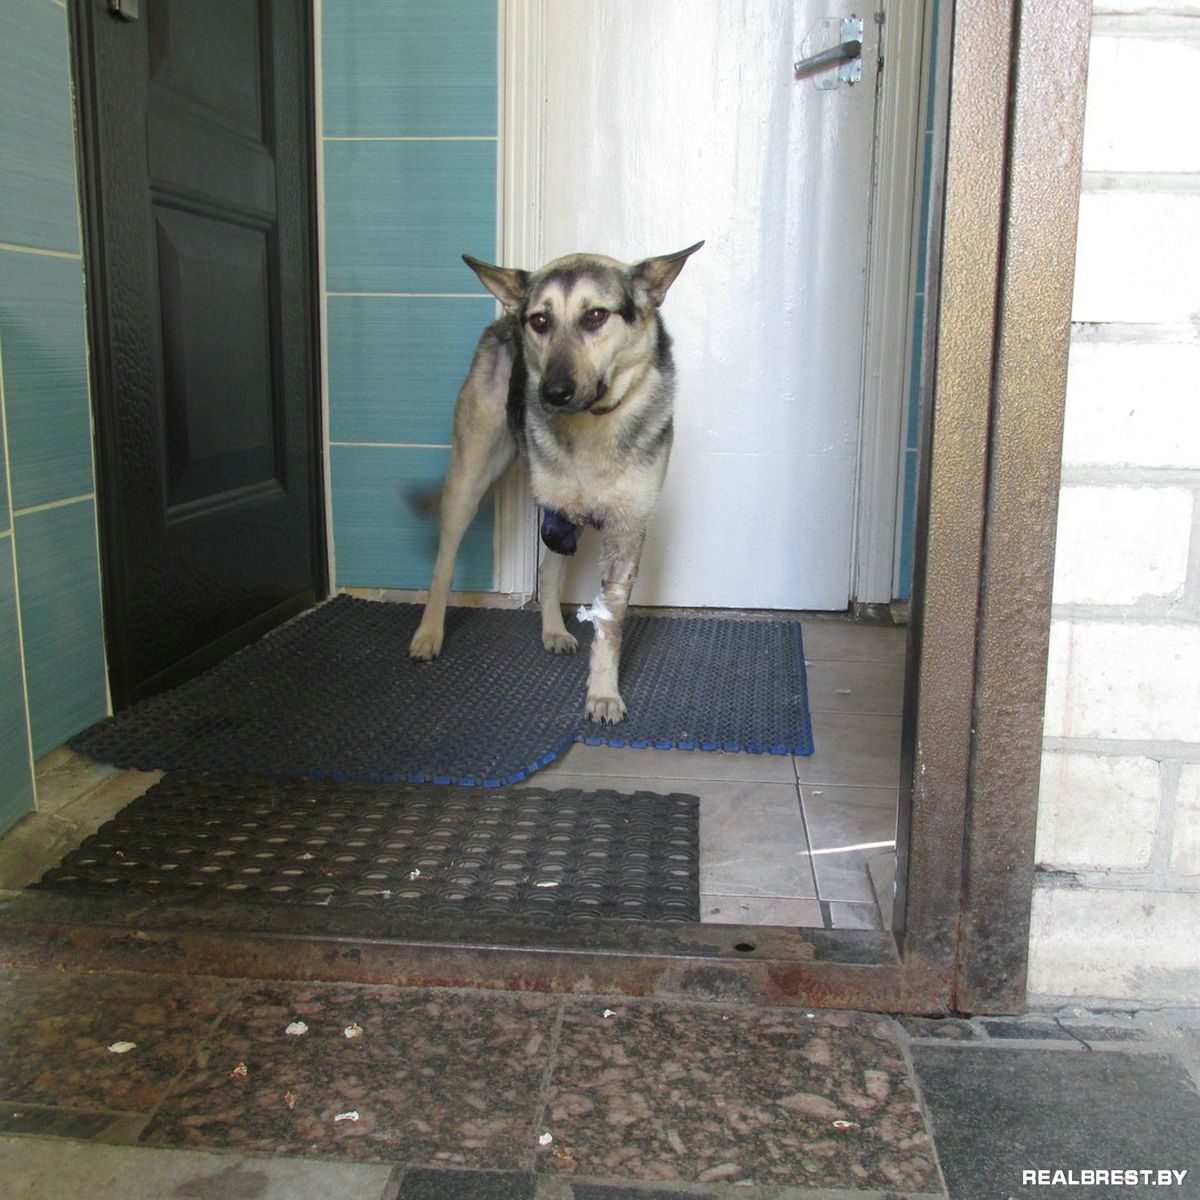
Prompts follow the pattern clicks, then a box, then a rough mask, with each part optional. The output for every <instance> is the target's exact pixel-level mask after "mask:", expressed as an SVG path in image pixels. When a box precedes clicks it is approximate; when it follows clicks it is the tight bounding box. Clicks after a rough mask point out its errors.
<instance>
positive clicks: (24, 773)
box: [0, 537, 33, 833]
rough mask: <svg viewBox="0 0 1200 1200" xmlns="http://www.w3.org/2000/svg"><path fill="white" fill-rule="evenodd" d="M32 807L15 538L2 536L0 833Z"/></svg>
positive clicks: (0, 564) (0, 547) (0, 599)
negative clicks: (15, 575) (19, 638)
mask: <svg viewBox="0 0 1200 1200" xmlns="http://www.w3.org/2000/svg"><path fill="white" fill-rule="evenodd" d="M31 808H33V771H32V768H31V767H30V763H29V741H28V728H27V724H26V720H25V688H24V684H23V682H22V678H21V653H20V643H19V641H18V638H17V594H16V587H15V585H14V582H13V567H12V542H11V541H10V540H9V539H8V538H7V537H0V833H3V832H4V831H5V830H6V829H8V828H9V827H10V826H11V825H13V823H14V822H16V821H17V820H19V819H20V818H21V817H22V816H24V815H25V813H27V812H29V810H30V809H31Z"/></svg>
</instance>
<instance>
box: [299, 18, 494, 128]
mask: <svg viewBox="0 0 1200 1200" xmlns="http://www.w3.org/2000/svg"><path fill="white" fill-rule="evenodd" d="M496 37H497V13H496V0H455V2H454V3H453V4H448V3H446V0H324V3H323V4H322V13H321V56H322V60H323V70H324V105H325V110H324V112H325V134H326V136H328V137H333V136H338V135H347V134H349V135H359V136H376V137H378V136H384V137H396V136H406V135H407V136H413V135H416V136H425V137H454V136H458V137H463V136H466V137H470V136H479V135H495V133H496Z"/></svg>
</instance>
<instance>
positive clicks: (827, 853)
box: [800, 784, 897, 904]
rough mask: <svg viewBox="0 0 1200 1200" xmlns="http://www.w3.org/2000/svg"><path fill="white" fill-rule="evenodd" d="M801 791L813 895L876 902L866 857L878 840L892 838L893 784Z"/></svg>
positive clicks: (895, 801) (806, 785)
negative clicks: (813, 880) (814, 887)
mask: <svg viewBox="0 0 1200 1200" xmlns="http://www.w3.org/2000/svg"><path fill="white" fill-rule="evenodd" d="M800 796H801V802H802V804H803V808H804V821H805V826H806V828H807V831H808V837H809V840H810V842H811V846H812V863H813V872H814V874H815V876H816V881H817V894H818V895H819V896H820V897H821V899H822V900H849V901H858V902H861V903H864V904H874V902H875V890H874V888H873V886H872V884H871V877H870V874H869V873H868V870H867V862H868V859H869V857H870V855H871V854H872V853H875V852H877V851H878V850H880V849H881V848H882V847H881V845H880V843H885V842H892V841H894V840H895V837H896V804H897V791H896V789H894V788H867V787H827V786H822V787H818V786H814V785H809V784H805V785H802V786H801V788H800Z"/></svg>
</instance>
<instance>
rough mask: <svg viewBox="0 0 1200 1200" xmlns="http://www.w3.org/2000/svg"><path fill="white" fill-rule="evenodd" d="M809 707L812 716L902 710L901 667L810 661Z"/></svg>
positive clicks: (902, 667) (902, 666) (902, 686)
mask: <svg viewBox="0 0 1200 1200" xmlns="http://www.w3.org/2000/svg"><path fill="white" fill-rule="evenodd" d="M807 673H808V704H809V708H810V710H811V711H812V712H813V713H823V712H829V713H886V714H892V715H897V716H898V715H899V714H900V713H901V712H902V711H903V707H904V665H903V664H902V663H878V662H810V663H809V664H808V668H807Z"/></svg>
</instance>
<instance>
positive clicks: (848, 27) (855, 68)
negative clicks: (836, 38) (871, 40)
mask: <svg viewBox="0 0 1200 1200" xmlns="http://www.w3.org/2000/svg"><path fill="white" fill-rule="evenodd" d="M840 32H841V38H842V40H841V42H840V43H839V44H838V45H836V46H831V47H830V48H829V49H828V50H822V51H821V52H820V53H819V54H810V55H809V56H808V57H807V58H802V59H800V61H799V62H797V63H794V64H793V66H792V69H793V71H794V72H795V74H796V77H797V78H799V77H800V76H801V75H809V74H811V73H812V72H813V71H819V70H820V69H821V68H822V67H833V66H836V67H837V69H838V75H837V81H835V82H834V83H833V84H832V85H831V86H833V87H837V85H838V83H839V82H841V83H858V81H859V80H860V79H862V52H863V23H862V18H861V17H843V18H842V20H841V29H840ZM805 40H806V41H807V39H805Z"/></svg>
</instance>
